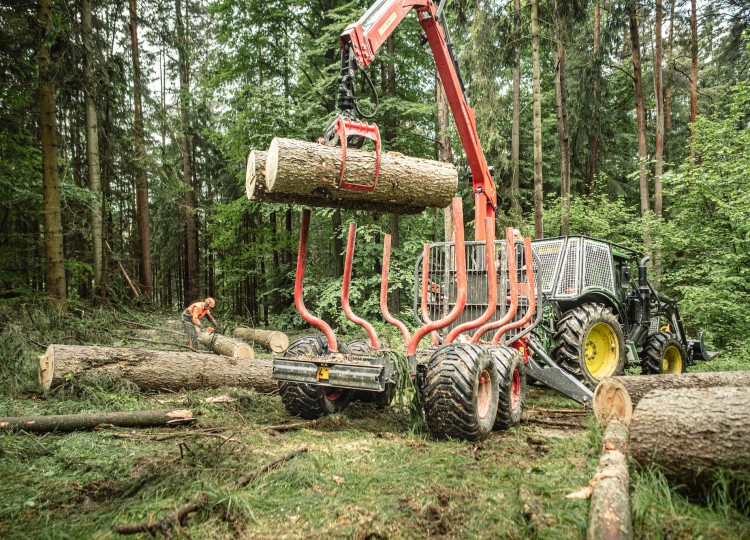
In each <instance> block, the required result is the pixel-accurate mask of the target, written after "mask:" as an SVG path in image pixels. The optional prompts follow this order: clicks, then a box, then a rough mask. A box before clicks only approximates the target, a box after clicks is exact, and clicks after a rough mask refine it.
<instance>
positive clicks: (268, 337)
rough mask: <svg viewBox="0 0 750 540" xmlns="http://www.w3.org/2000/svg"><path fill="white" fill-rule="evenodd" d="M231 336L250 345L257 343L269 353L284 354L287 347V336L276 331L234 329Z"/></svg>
mask: <svg viewBox="0 0 750 540" xmlns="http://www.w3.org/2000/svg"><path fill="white" fill-rule="evenodd" d="M232 336H233V337H236V338H238V339H244V340H245V341H249V342H250V343H253V344H255V343H257V344H258V345H262V346H263V347H264V348H266V349H268V350H269V351H271V352H275V353H280V352H284V351H285V350H286V349H287V347H289V336H287V335H286V334H285V333H284V332H278V331H276V330H261V329H259V328H245V327H240V328H235V329H234V331H233V332H232Z"/></svg>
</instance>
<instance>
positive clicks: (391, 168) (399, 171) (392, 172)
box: [266, 137, 458, 212]
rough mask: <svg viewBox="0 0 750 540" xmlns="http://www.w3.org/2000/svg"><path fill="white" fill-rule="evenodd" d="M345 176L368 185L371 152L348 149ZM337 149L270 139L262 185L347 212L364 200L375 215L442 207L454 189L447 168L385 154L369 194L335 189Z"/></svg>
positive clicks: (454, 181) (451, 172) (455, 177)
mask: <svg viewBox="0 0 750 540" xmlns="http://www.w3.org/2000/svg"><path fill="white" fill-rule="evenodd" d="M346 154H347V157H346V177H347V179H348V180H349V181H351V182H353V183H358V184H363V183H371V182H372V180H373V178H374V165H375V160H374V156H373V153H372V152H365V151H361V150H354V149H348V150H347V153H346ZM340 169H341V148H338V147H332V146H325V145H322V144H316V143H308V142H304V141H297V140H292V139H282V138H278V137H277V138H275V139H274V140H273V141H272V142H271V147H270V148H269V150H268V154H267V155H266V185H267V187H268V190H269V191H270V192H271V193H274V192H278V193H288V194H291V195H298V194H299V195H302V196H308V195H310V194H313V195H315V196H323V197H325V198H326V199H327V204H326V206H330V207H334V208H351V207H352V206H355V204H353V202H355V203H356V201H363V200H364V201H368V202H370V203H376V204H377V205H380V207H381V208H380V209H381V211H385V212H392V211H394V205H395V206H396V207H398V208H403V207H406V208H409V207H411V208H422V209H424V208H425V207H432V208H445V207H446V206H447V205H448V204H450V201H451V198H452V197H453V195H454V194H455V193H456V189H457V187H458V175H457V173H456V168H455V167H454V166H453V165H451V164H446V163H440V162H437V161H430V160H426V159H419V158H412V157H406V156H403V155H401V154H398V153H395V152H390V153H383V154H382V155H381V157H380V175H379V177H378V181H377V185H376V186H375V189H374V190H373V191H371V192H358V191H350V190H343V189H338V188H336V187H335V184H336V182H337V180H338V177H339V171H340Z"/></svg>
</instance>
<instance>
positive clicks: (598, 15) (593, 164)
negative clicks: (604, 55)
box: [586, 1, 602, 196]
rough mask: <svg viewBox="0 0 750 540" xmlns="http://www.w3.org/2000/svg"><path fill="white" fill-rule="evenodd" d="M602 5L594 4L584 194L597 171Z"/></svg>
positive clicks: (593, 185)
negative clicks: (591, 98) (591, 99)
mask: <svg viewBox="0 0 750 540" xmlns="http://www.w3.org/2000/svg"><path fill="white" fill-rule="evenodd" d="M601 26H602V6H601V3H600V2H598V1H597V2H596V3H595V4H594V51H593V52H594V54H593V56H594V114H593V119H592V125H593V126H594V128H592V130H591V133H590V134H589V151H590V154H589V177H588V181H587V185H586V195H588V196H591V195H593V194H594V191H595V189H596V175H597V173H598V172H599V108H600V106H601V102H602V81H601V73H602V71H601V59H600V54H599V44H600V41H601Z"/></svg>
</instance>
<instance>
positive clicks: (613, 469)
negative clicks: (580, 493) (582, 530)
mask: <svg viewBox="0 0 750 540" xmlns="http://www.w3.org/2000/svg"><path fill="white" fill-rule="evenodd" d="M589 485H590V486H591V488H592V491H591V504H590V506H589V526H588V530H587V531H586V537H587V538H588V539H589V540H625V539H629V538H633V523H632V521H631V519H630V495H629V492H628V490H629V489H630V475H629V473H628V426H627V425H626V424H625V423H623V422H620V421H618V420H614V421H612V422H610V423H609V424H608V425H607V428H606V429H605V431H604V438H603V440H602V448H601V453H600V455H599V467H598V468H597V470H596V474H595V475H594V478H593V479H592V480H591V482H590V484H589Z"/></svg>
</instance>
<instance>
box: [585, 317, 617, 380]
mask: <svg viewBox="0 0 750 540" xmlns="http://www.w3.org/2000/svg"><path fill="white" fill-rule="evenodd" d="M583 356H584V360H585V361H586V368H587V369H588V370H589V373H590V374H591V376H592V377H593V378H595V379H597V380H601V379H603V378H604V377H609V376H611V375H614V373H615V371H616V370H617V365H618V363H619V359H620V344H619V342H618V341H617V335H616V334H615V331H614V329H613V328H612V327H611V326H610V325H608V324H607V323H603V322H600V323H596V324H595V325H594V326H592V327H591V330H589V333H588V334H587V335H586V347H585V349H584V351H583Z"/></svg>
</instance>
